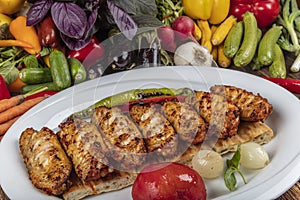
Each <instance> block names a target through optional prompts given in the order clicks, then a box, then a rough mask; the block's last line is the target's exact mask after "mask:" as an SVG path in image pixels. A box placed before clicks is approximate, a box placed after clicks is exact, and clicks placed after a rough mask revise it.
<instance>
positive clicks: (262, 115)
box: [211, 85, 273, 121]
mask: <svg viewBox="0 0 300 200" xmlns="http://www.w3.org/2000/svg"><path fill="white" fill-rule="evenodd" d="M211 91H212V92H213V93H216V94H220V95H224V94H225V95H226V98H227V100H229V101H232V102H233V103H234V104H235V105H236V106H237V107H238V108H239V109H240V118H241V120H244V121H264V120H265V119H266V118H267V117H268V116H269V115H270V114H271V112H272V110H273V107H272V105H271V104H270V103H269V102H268V100H267V99H266V98H263V97H262V96H260V95H259V94H257V95H255V94H253V93H252V92H248V91H246V90H244V89H241V88H237V87H234V86H223V85H216V86H213V87H211Z"/></svg>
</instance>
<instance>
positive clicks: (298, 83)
mask: <svg viewBox="0 0 300 200" xmlns="http://www.w3.org/2000/svg"><path fill="white" fill-rule="evenodd" d="M263 78H265V79H267V80H269V81H271V82H273V83H276V84H278V85H280V86H281V87H283V88H285V89H287V90H288V91H290V92H292V93H296V94H300V80H297V79H287V78H271V77H266V76H263Z"/></svg>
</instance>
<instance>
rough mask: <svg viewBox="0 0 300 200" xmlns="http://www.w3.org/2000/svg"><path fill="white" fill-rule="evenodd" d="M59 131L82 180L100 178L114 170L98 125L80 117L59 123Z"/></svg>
mask: <svg viewBox="0 0 300 200" xmlns="http://www.w3.org/2000/svg"><path fill="white" fill-rule="evenodd" d="M59 128H60V131H59V132H58V133H57V135H58V137H59V139H60V142H61V143H62V145H63V147H64V149H65V151H66V152H67V154H68V156H69V157H70V158H71V159H72V162H73V165H74V169H75V172H76V174H77V176H78V177H79V178H80V180H81V181H83V182H87V181H92V180H98V179H100V178H102V177H105V176H106V175H108V174H109V173H110V172H112V171H113V169H111V168H110V167H108V160H107V158H106V157H105V153H106V152H107V147H106V146H105V144H104V141H103V140H102V137H101V135H100V133H99V131H98V129H97V127H96V126H95V125H94V124H92V123H89V122H86V121H84V120H80V119H74V120H68V121H66V122H63V123H61V124H59Z"/></svg>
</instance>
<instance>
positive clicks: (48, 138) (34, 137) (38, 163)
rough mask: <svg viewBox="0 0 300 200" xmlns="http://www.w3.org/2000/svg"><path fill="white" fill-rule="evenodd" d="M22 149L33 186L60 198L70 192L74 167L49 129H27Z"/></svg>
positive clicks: (20, 144)
mask: <svg viewBox="0 0 300 200" xmlns="http://www.w3.org/2000/svg"><path fill="white" fill-rule="evenodd" d="M19 147H20V151H21V154H22V156H23V159H24V163H25V165H26V168H27V170H28V173H29V178H30V180H31V182H32V184H33V185H34V186H35V187H37V188H39V189H40V190H42V191H43V192H45V193H47V194H52V195H60V194H62V193H63V192H64V191H66V190H67V189H68V187H69V186H70V182H69V181H68V179H69V177H70V175H71V171H72V163H71V161H70V160H69V158H68V157H67V155H66V154H65V152H64V150H63V148H62V146H61V145H60V143H59V141H58V139H57V136H56V134H55V133H54V132H53V131H52V130H50V129H49V128H46V127H44V128H42V129H41V130H40V131H37V130H34V129H33V128H27V129H26V130H24V131H23V132H22V134H21V137H20V140H19Z"/></svg>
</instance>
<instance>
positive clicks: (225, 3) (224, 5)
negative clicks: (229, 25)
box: [208, 0, 230, 24]
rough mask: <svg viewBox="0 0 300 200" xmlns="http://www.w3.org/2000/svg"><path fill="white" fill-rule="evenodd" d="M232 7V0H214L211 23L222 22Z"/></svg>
mask: <svg viewBox="0 0 300 200" xmlns="http://www.w3.org/2000/svg"><path fill="white" fill-rule="evenodd" d="M229 8H230V0H214V5H213V7H212V10H211V15H210V18H209V19H208V21H209V23H210V24H220V23H221V22H222V21H224V19H225V18H226V17H227V15H228V13H229Z"/></svg>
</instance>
